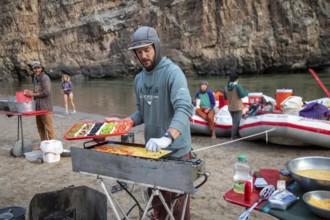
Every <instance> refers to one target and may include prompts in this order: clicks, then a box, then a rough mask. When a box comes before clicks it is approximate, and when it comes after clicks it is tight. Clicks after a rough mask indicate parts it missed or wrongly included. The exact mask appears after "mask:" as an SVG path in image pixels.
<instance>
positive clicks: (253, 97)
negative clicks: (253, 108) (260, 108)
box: [248, 92, 263, 105]
mask: <svg viewBox="0 0 330 220" xmlns="http://www.w3.org/2000/svg"><path fill="white" fill-rule="evenodd" d="M262 96H263V93H262V92H254V93H249V94H248V98H249V104H251V105H252V104H257V103H258V102H259V101H260V100H261V98H262Z"/></svg>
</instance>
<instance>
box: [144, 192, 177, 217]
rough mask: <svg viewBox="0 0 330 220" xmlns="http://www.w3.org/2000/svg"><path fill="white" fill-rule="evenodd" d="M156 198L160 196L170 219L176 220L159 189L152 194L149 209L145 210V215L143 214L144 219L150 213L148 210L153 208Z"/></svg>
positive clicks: (148, 204)
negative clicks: (153, 201)
mask: <svg viewBox="0 0 330 220" xmlns="http://www.w3.org/2000/svg"><path fill="white" fill-rule="evenodd" d="M155 196H159V199H160V201H161V202H162V204H163V206H164V207H165V209H166V211H167V213H168V215H169V216H170V218H171V219H172V220H175V219H174V217H173V214H172V212H171V210H170V208H169V207H168V205H167V204H166V201H165V199H164V197H163V194H162V193H161V192H160V191H159V189H152V193H151V196H150V199H149V201H148V203H147V207H146V208H145V210H144V213H143V216H142V219H145V217H146V215H147V212H148V209H149V207H150V206H151V202H152V200H153V199H154V197H155Z"/></svg>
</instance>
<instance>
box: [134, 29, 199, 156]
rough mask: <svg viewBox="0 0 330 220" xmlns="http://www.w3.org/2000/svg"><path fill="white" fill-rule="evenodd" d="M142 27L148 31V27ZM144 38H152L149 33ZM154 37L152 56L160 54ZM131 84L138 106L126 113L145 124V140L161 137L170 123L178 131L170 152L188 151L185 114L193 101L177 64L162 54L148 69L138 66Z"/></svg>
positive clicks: (189, 149)
mask: <svg viewBox="0 0 330 220" xmlns="http://www.w3.org/2000/svg"><path fill="white" fill-rule="evenodd" d="M143 29H144V30H145V31H148V28H143ZM135 33H140V34H141V35H143V36H147V35H146V32H144V31H141V32H139V30H138V31H137V32H135ZM154 33H156V32H154ZM149 34H150V32H149ZM138 37H140V35H138V36H136V34H135V35H134V38H138ZM148 39H149V40H150V39H156V38H155V36H151V37H150V36H149V38H148ZM157 39H158V37H157ZM157 39H156V40H155V41H154V42H153V43H154V44H155V47H154V48H155V50H156V56H157V55H158V56H160V51H159V49H160V47H159V40H157ZM157 44H158V46H157ZM133 46H134V39H133ZM133 46H132V47H133ZM156 60H157V59H156ZM134 88H135V94H136V104H137V107H138V109H137V111H136V112H135V113H133V114H132V115H131V116H130V117H131V118H132V119H133V120H134V125H135V126H136V125H139V124H142V123H144V124H145V132H144V137H145V141H146V142H147V141H148V140H149V139H150V138H160V137H162V136H163V135H164V133H165V132H166V130H167V129H168V128H170V127H171V128H174V129H176V130H178V131H180V133H181V135H180V136H179V137H177V138H176V139H175V140H174V141H173V142H172V144H171V145H170V147H172V148H177V149H179V151H178V152H177V153H175V154H174V156H177V157H180V156H183V155H185V154H187V153H189V152H190V151H191V134H190V124H189V118H191V117H192V114H193V105H192V102H191V96H190V94H189V89H188V85H187V80H186V77H185V75H184V73H183V72H182V70H181V69H180V67H179V66H177V65H176V64H175V63H173V62H172V61H171V60H170V59H168V58H166V57H162V58H161V59H160V61H159V62H158V63H157V64H156V65H155V66H154V67H153V68H152V69H151V70H147V69H145V68H143V69H142V71H141V72H140V73H139V74H138V75H137V76H136V78H135V81H134Z"/></svg>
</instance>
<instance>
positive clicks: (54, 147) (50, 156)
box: [40, 140, 63, 163]
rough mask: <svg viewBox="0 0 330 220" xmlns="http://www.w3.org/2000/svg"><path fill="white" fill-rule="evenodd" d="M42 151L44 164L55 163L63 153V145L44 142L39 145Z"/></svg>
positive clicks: (56, 142)
mask: <svg viewBox="0 0 330 220" xmlns="http://www.w3.org/2000/svg"><path fill="white" fill-rule="evenodd" d="M40 149H41V150H42V159H43V161H44V162H46V163H53V162H57V161H59V160H60V159H61V153H62V152H63V145H62V142H61V141H58V140H46V141H42V142H41V144H40Z"/></svg>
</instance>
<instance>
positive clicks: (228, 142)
mask: <svg viewBox="0 0 330 220" xmlns="http://www.w3.org/2000/svg"><path fill="white" fill-rule="evenodd" d="M272 131H275V128H272V129H269V130H267V131H263V132H260V133H256V134H252V135H249V136H246V137H243V138H239V139H236V140H231V141H227V142H225V143H221V144H216V145H212V146H208V147H203V148H200V149H196V150H192V151H191V152H197V151H201V150H206V149H210V148H213V147H218V146H221V145H225V144H230V143H234V142H237V141H241V140H244V139H248V138H251V137H254V136H258V135H261V134H265V133H266V142H268V132H272Z"/></svg>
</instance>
